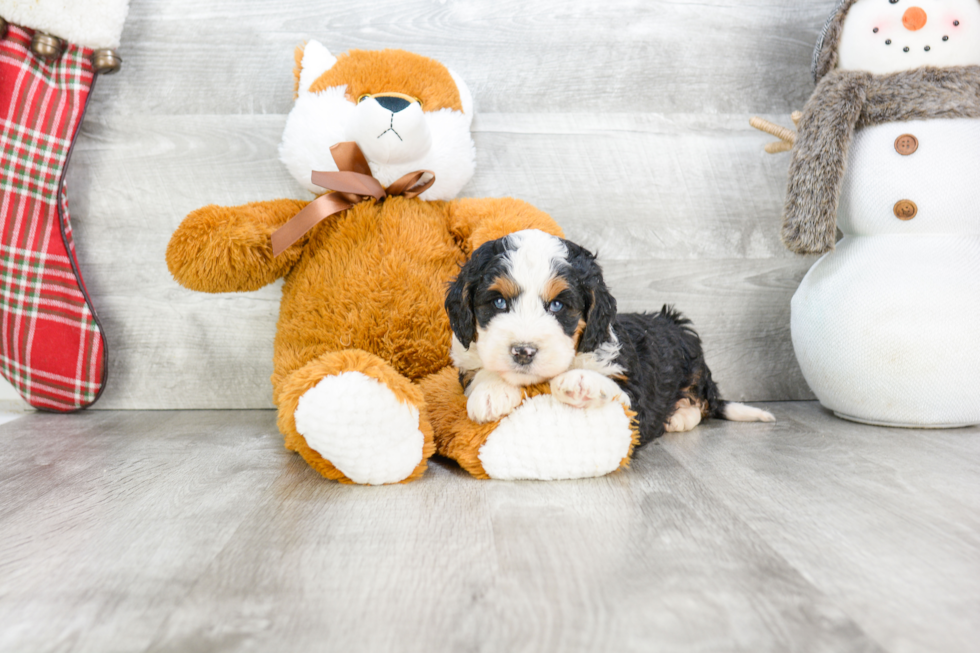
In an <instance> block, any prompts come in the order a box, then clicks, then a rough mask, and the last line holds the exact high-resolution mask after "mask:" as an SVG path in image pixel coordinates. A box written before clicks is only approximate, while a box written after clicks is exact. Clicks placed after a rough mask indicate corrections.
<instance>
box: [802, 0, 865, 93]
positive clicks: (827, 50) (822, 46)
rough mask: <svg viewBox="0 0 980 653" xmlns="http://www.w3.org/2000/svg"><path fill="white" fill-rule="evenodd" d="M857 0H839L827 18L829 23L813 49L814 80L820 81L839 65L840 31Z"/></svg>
mask: <svg viewBox="0 0 980 653" xmlns="http://www.w3.org/2000/svg"><path fill="white" fill-rule="evenodd" d="M855 2H857V0H838V2H837V9H835V10H834V13H833V14H831V15H830V18H828V19H827V23H826V24H825V25H824V26H823V31H822V32H820V38H819V39H817V47H816V49H814V51H813V65H812V66H811V67H810V72H812V73H813V81H814V82H819V81H820V80H821V79H823V77H824V75H826V74H827V73H829V72H830V71H831V70H833V69H834V68H836V67H837V46H838V45H839V44H840V33H841V31H842V30H843V29H844V18H846V17H847V12H848V11H849V10H850V9H851V7H852V6H854V3H855Z"/></svg>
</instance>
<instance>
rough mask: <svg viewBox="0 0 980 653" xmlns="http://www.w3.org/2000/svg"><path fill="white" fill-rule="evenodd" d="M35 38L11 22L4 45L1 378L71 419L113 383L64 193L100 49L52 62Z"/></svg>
mask: <svg viewBox="0 0 980 653" xmlns="http://www.w3.org/2000/svg"><path fill="white" fill-rule="evenodd" d="M33 4H34V3H21V5H20V6H30V5H33ZM2 5H3V3H0V11H2V10H3V6H2ZM0 15H4V14H0ZM4 17H5V18H6V19H7V20H8V21H11V17H10V15H9V14H7V15H5V16H4ZM33 36H34V32H33V30H30V29H27V28H23V27H19V26H17V25H15V24H13V23H12V21H11V22H10V24H8V26H7V30H6V34H5V35H4V36H3V38H2V39H0V173H2V176H0V372H2V373H3V375H4V376H5V377H6V378H7V379H8V380H9V381H10V382H11V383H12V384H13V386H14V387H15V388H16V389H17V390H18V392H20V394H21V395H22V396H23V397H24V399H25V400H27V402H28V403H30V404H31V405H32V406H34V407H36V408H40V409H44V410H52V411H60V412H66V411H73V410H78V409H81V408H85V407H87V406H90V405H91V404H92V403H94V402H95V400H96V399H98V398H99V395H100V394H101V393H102V390H103V388H104V387H105V383H106V370H107V365H106V363H107V349H106V341H105V335H104V333H103V330H102V328H101V326H100V325H99V321H98V318H97V317H96V314H95V309H94V308H93V307H92V302H91V300H90V298H89V295H88V291H87V290H86V288H85V282H84V281H83V280H82V275H81V272H80V270H79V267H78V259H77V258H76V256H75V245H74V242H73V240H72V233H71V225H70V223H69V218H68V199H67V197H66V194H65V168H66V166H67V165H68V159H69V157H70V155H71V150H72V145H73V144H74V142H75V138H76V137H77V136H78V130H79V125H80V124H81V122H82V117H83V116H84V114H85V106H86V102H87V100H88V97H89V93H90V92H91V89H92V84H93V82H94V81H95V73H94V71H93V64H92V62H91V60H90V57H91V55H92V54H93V51H92V50H90V49H87V48H84V47H81V46H78V45H72V44H67V46H66V47H65V49H64V52H62V53H61V54H60V56H57V57H52V58H48V59H44V58H40V57H38V56H37V55H35V54H34V52H32V50H31V39H32V37H33Z"/></svg>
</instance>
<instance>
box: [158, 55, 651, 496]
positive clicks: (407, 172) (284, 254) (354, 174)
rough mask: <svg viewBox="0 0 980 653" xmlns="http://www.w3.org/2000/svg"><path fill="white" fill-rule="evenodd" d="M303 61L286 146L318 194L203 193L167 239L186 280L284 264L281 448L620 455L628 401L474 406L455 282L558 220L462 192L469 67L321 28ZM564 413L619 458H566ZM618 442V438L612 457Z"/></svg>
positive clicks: (492, 462) (342, 454)
mask: <svg viewBox="0 0 980 653" xmlns="http://www.w3.org/2000/svg"><path fill="white" fill-rule="evenodd" d="M296 62H297V68H296V103H295V106H294V108H293V110H292V111H291V112H290V114H289V117H288V119H287V121H286V127H285V131H284V134H283V139H282V143H281V145H280V158H281V159H282V161H283V163H284V164H285V165H286V167H287V168H288V169H289V171H290V172H291V173H292V175H293V176H294V177H295V178H296V179H297V181H299V182H300V183H301V184H303V185H304V186H305V187H306V188H307V189H308V190H310V191H312V192H314V193H321V195H320V196H319V197H317V198H316V199H315V200H313V201H312V202H307V201H300V200H290V199H280V200H273V201H268V202H255V203H252V204H246V205H244V206H237V207H220V206H206V207H204V208H202V209H199V210H197V211H194V212H193V213H191V214H190V215H189V216H188V217H187V218H186V219H185V220H184V222H183V223H182V224H181V225H180V227H179V228H178V229H177V231H176V233H174V235H173V237H172V239H171V241H170V244H169V246H168V248H167V264H168V266H169V268H170V271H171V273H172V274H173V275H174V278H175V279H176V280H177V281H178V282H179V283H181V284H182V285H184V286H186V287H187V288H190V289H192V290H198V291H202V292H212V293H216V292H240V291H250V290H256V289H258V288H261V287H263V286H265V285H267V284H269V283H272V282H273V281H275V280H276V279H279V278H280V277H283V278H285V284H284V286H283V293H282V303H281V307H280V317H279V325H278V329H277V333H276V339H275V360H274V373H273V375H272V389H273V399H274V401H275V403H276V405H277V406H278V409H279V429H280V430H281V431H282V433H283V435H284V436H285V440H286V447H287V448H289V449H291V450H293V451H296V452H298V453H299V454H300V455H302V456H303V458H304V459H305V460H306V462H307V463H309V464H310V466H311V467H313V468H314V469H315V470H316V471H318V472H319V473H320V474H322V475H323V476H325V477H327V478H330V479H336V480H339V481H341V482H345V483H360V484H370V485H377V484H386V483H398V482H405V481H410V480H414V479H416V478H418V477H419V476H421V475H422V473H423V472H424V471H425V468H426V464H427V461H428V459H429V457H430V456H432V455H433V453H435V451H436V446H437V443H438V445H439V449H440V453H443V454H445V455H447V456H450V457H452V458H455V459H457V460H459V461H460V463H461V465H462V466H463V467H464V468H465V469H467V470H468V471H470V472H471V473H473V474H474V475H475V476H478V477H481V478H487V477H496V478H569V477H578V476H595V475H600V474H604V473H607V472H609V471H612V469H615V468H617V467H619V465H620V463H621V462H622V461H623V459H625V458H627V457H628V455H629V452H630V451H631V449H632V441H633V440H632V432H631V431H630V427H629V417H628V415H627V414H626V413H625V411H624V410H623V409H621V408H620V409H618V414H617V415H616V416H614V418H613V419H612V421H611V422H610V423H609V424H599V425H598V427H599V432H595V433H594V432H593V431H594V430H595V429H596V428H597V420H598V421H599V422H602V421H603V419H605V420H606V421H607V422H608V421H609V420H608V416H606V417H605V418H603V417H601V416H600V413H599V412H595V411H584V410H578V409H572V408H569V407H567V406H561V405H558V406H552V404H557V402H551V403H549V404H547V405H545V403H542V401H544V402H547V401H548V400H550V399H551V398H550V397H535V398H534V399H528V400H527V401H526V402H525V405H522V406H520V407H518V408H517V410H515V411H514V413H513V414H511V415H509V416H508V417H507V418H506V419H505V421H502V422H500V423H499V425H498V424H489V425H479V426H477V425H475V424H473V423H471V422H469V420H468V419H467V416H466V398H465V397H463V394H462V389H461V388H460V385H459V382H458V380H457V378H456V376H457V375H456V371H455V370H454V369H452V368H451V367H450V344H451V343H450V339H451V331H450V327H449V320H448V317H447V315H446V312H445V309H444V308H443V305H444V301H445V293H446V289H447V287H448V284H449V282H450V281H452V280H453V278H454V277H455V276H456V274H457V273H458V271H459V268H460V266H461V265H462V264H463V263H464V262H465V261H466V260H467V258H468V256H469V255H470V254H471V253H472V252H473V251H474V250H475V249H476V248H478V247H479V246H480V245H481V244H483V243H484V242H487V241H489V240H494V239H497V238H500V237H502V236H504V235H507V234H509V233H512V232H515V231H520V230H523V229H540V230H543V231H546V232H548V233H551V234H555V235H561V229H560V228H559V227H558V225H556V224H555V222H554V221H553V220H552V219H551V218H550V217H549V216H548V215H546V214H545V213H542V212H541V211H539V210H537V209H535V208H534V207H532V206H530V205H528V204H526V203H524V202H521V201H518V200H514V199H463V200H453V199H452V198H453V197H454V196H455V195H456V194H457V193H458V192H459V191H460V190H461V189H462V187H463V186H464V185H465V184H466V183H467V181H469V179H470V177H471V176H472V174H473V170H474V158H475V150H474V146H473V141H472V138H471V136H470V123H471V121H472V118H473V109H472V100H471V98H470V94H469V91H468V90H467V88H466V86H465V84H464V83H463V82H462V80H461V79H460V78H459V77H457V76H456V75H455V74H453V73H452V71H450V70H449V69H448V68H446V67H445V66H444V65H442V64H441V63H439V62H437V61H433V60H432V59H428V58H426V57H422V56H419V55H416V54H411V53H408V52H404V51H400V50H384V51H379V52H375V51H358V50H352V51H350V52H347V53H345V54H341V55H340V56H338V57H334V56H333V55H331V54H330V53H329V52H328V51H327V49H326V48H325V47H323V46H322V45H321V44H319V43H317V42H316V41H311V42H309V43H308V44H306V46H305V47H304V48H300V49H298V50H297V52H296ZM326 189H330V191H332V192H326V193H325V192H324V191H325V190H326ZM430 402H431V403H430ZM556 415H557V417H556ZM569 420H570V421H571V422H573V423H574V427H572V428H571V430H577V431H582V432H583V433H584V432H585V431H588V434H587V437H588V438H591V439H597V440H600V441H605V442H606V445H604V446H603V451H605V452H606V458H609V459H610V460H612V459H615V460H612V462H611V463H610V462H609V461H602V460H597V459H596V455H595V452H594V451H593V450H592V449H590V448H589V447H586V448H585V449H582V450H578V451H565V452H561V451H559V453H560V454H561V453H565V454H568V455H564V456H563V455H559V456H558V460H559V463H558V466H557V468H556V466H555V462H554V459H555V455H554V454H555V450H556V449H558V450H561V449H565V450H569V449H570V443H572V444H574V442H575V440H574V438H573V439H572V440H569V439H568V431H567V430H566V429H564V426H565V425H566V423H567V422H569ZM610 424H611V426H610ZM498 426H499V428H498ZM607 427H608V428H607ZM603 428H605V429H606V430H610V429H611V430H612V431H614V434H613V436H612V437H611V439H610V437H604V433H605V432H604V431H603ZM527 429H530V430H531V431H534V432H531V433H526V432H525V431H527ZM434 431H435V432H434ZM538 431H540V433H539V432H538ZM498 434H499V437H498ZM525 435H528V436H530V437H524V436H525ZM606 435H608V434H606ZM617 438H618V439H617ZM608 442H617V443H618V445H616V446H615V447H614V449H615V451H614V453H613V455H612V457H611V458H610V455H609V454H608V450H609V446H608ZM617 447H618V448H617ZM569 456H570V457H571V459H572V462H571V464H569V462H568V457H569ZM556 470H557V471H556Z"/></svg>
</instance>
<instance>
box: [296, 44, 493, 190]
mask: <svg viewBox="0 0 980 653" xmlns="http://www.w3.org/2000/svg"><path fill="white" fill-rule="evenodd" d="M295 56H296V69H295V71H294V72H295V75H296V103H295V105H294V106H293V109H292V110H291V111H290V112H289V116H288V117H287V118H286V128H285V130H284V131H283V135H282V142H281V144H280V145H279V158H280V159H281V160H282V162H283V163H284V164H285V165H286V168H287V169H288V170H289V172H290V174H292V176H293V177H294V178H295V179H296V180H297V181H298V182H299V183H300V184H302V185H303V186H304V187H305V188H307V189H308V190H310V191H311V192H314V193H322V192H323V189H322V188H320V187H318V186H316V185H314V184H313V182H312V181H311V180H310V173H311V172H312V171H314V170H323V171H336V170H337V165H336V163H335V162H334V160H333V156H332V155H331V153H330V147H331V146H332V145H335V144H337V143H340V142H343V141H354V142H356V143H357V145H358V146H359V147H360V149H361V151H362V152H363V153H364V156H365V158H366V159H367V162H368V165H369V166H370V167H371V174H372V175H373V176H374V177H375V178H376V179H377V180H378V181H379V182H381V185H382V186H385V187H387V186H389V185H391V184H392V183H393V182H394V181H395V180H397V179H398V178H400V177H402V176H403V175H406V174H408V173H411V172H415V171H417V170H430V171H432V172H433V173H434V174H435V183H434V184H433V185H432V186H431V187H429V189H428V190H426V191H425V192H424V193H422V194H421V195H419V197H420V198H421V199H423V200H449V199H452V198H454V197H455V196H456V195H457V194H458V193H459V192H460V190H462V188H463V186H465V185H466V183H467V182H468V181H469V180H470V178H471V177H472V176H473V172H474V170H475V167H476V148H475V147H474V145H473V138H472V136H471V134H470V124H471V122H472V120H473V100H472V97H471V95H470V92H469V90H468V89H467V87H466V84H465V83H464V82H463V80H462V79H461V78H460V77H459V76H457V75H456V74H455V73H453V71H451V70H450V69H449V68H447V67H446V66H444V65H443V64H441V63H440V62H438V61H436V60H434V59H430V58H428V57H423V56H421V55H418V54H414V53H411V52H405V51H404V50H350V51H348V52H345V53H341V54H340V55H338V56H334V55H332V54H331V53H330V52H329V51H328V50H327V48H325V47H324V46H323V45H322V44H320V43H319V42H317V41H310V42H309V43H307V44H306V45H305V46H301V47H299V48H297V50H296V55H295Z"/></svg>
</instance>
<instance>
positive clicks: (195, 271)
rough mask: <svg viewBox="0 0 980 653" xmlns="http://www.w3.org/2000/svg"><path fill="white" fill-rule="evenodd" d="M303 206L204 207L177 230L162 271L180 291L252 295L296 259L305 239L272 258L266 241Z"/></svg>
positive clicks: (282, 203)
mask: <svg viewBox="0 0 980 653" xmlns="http://www.w3.org/2000/svg"><path fill="white" fill-rule="evenodd" d="M307 204H308V202H304V201H301V200H286V199H283V200H272V201H270V202H252V203H251V204H245V205H242V206H232V207H225V206H215V205H213V204H212V205H210V206H205V207H203V208H200V209H198V210H196V211H194V212H193V213H191V214H190V215H188V216H187V217H186V218H184V221H183V222H182V223H181V224H180V226H179V227H177V231H175V232H174V235H173V236H171V238H170V244H169V245H167V267H168V268H170V273H171V274H172V275H174V279H176V280H177V282H178V283H180V284H181V285H182V286H185V287H187V288H190V289H191V290H199V291H201V292H241V291H247V290H258V289H259V288H261V287H263V286H266V285H268V284H270V283H272V282H273V281H275V280H276V279H278V278H279V277H282V276H284V275H285V274H286V273H287V272H289V270H290V269H291V268H292V267H293V265H294V264H295V263H296V261H297V260H299V256H300V253H301V251H302V247H303V244H304V243H305V242H306V238H305V237H304V238H301V239H300V240H298V241H297V242H296V243H295V244H294V245H293V246H292V247H290V248H289V249H287V250H286V251H284V252H283V253H281V254H280V255H279V256H275V257H274V256H272V245H271V244H270V241H269V237H270V236H271V235H272V233H273V232H274V231H275V230H276V229H278V228H279V227H281V226H282V225H283V224H285V223H286V221H287V220H289V219H290V218H292V217H293V216H294V215H296V214H297V213H299V211H300V210H301V209H302V208H303V207H304V206H306V205H307Z"/></svg>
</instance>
